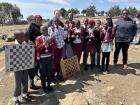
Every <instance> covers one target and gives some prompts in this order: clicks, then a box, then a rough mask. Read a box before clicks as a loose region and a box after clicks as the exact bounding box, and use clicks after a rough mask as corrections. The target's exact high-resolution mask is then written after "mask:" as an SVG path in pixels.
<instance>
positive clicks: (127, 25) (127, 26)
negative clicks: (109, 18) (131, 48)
mask: <svg viewBox="0 0 140 105" xmlns="http://www.w3.org/2000/svg"><path fill="white" fill-rule="evenodd" d="M136 31H137V25H136V22H134V21H133V20H132V19H131V18H127V19H124V18H120V19H119V20H118V21H117V22H116V35H115V41H116V42H131V41H132V40H133V38H134V36H135V35H136Z"/></svg>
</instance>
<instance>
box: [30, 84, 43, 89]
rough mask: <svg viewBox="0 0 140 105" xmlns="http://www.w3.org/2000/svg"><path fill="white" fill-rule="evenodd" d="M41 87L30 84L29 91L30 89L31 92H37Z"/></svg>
mask: <svg viewBox="0 0 140 105" xmlns="http://www.w3.org/2000/svg"><path fill="white" fill-rule="evenodd" d="M40 88H41V87H40V86H35V85H34V84H32V85H31V86H30V89H32V90H38V89H40Z"/></svg>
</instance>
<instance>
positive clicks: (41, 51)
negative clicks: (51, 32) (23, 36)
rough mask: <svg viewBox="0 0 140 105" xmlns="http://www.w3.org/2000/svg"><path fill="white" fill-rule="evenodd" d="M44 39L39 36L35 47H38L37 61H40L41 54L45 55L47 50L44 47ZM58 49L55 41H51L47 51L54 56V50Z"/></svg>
mask: <svg viewBox="0 0 140 105" xmlns="http://www.w3.org/2000/svg"><path fill="white" fill-rule="evenodd" d="M43 43H44V42H43V38H42V36H38V37H37V38H36V40H35V45H36V50H37V59H40V55H41V54H45V50H46V48H45V46H44V45H43ZM55 49H56V43H55V41H54V40H53V41H51V42H50V43H49V46H48V48H47V50H48V53H50V54H52V55H53V54H54V50H55Z"/></svg>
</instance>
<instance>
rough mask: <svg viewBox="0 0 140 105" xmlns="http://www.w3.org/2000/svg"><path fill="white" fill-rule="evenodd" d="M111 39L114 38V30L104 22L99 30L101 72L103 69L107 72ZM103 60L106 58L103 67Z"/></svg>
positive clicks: (111, 46) (111, 45)
mask: <svg viewBox="0 0 140 105" xmlns="http://www.w3.org/2000/svg"><path fill="white" fill-rule="evenodd" d="M113 39H114V32H113V31H112V29H111V28H109V27H108V24H105V25H104V28H103V30H102V32H101V40H102V45H101V51H102V69H101V70H102V72H103V71H107V72H109V70H108V66H109V61H110V52H111V51H112V48H113ZM105 60H106V67H105V68H104V65H105Z"/></svg>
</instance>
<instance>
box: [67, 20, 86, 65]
mask: <svg viewBox="0 0 140 105" xmlns="http://www.w3.org/2000/svg"><path fill="white" fill-rule="evenodd" d="M83 34H84V33H83V29H82V28H81V27H80V21H79V20H78V21H77V22H76V26H75V27H74V28H73V29H71V33H70V35H71V36H70V37H71V40H72V48H73V51H74V54H75V55H77V57H78V62H79V63H80V58H81V53H82V43H83V37H84V35H83Z"/></svg>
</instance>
